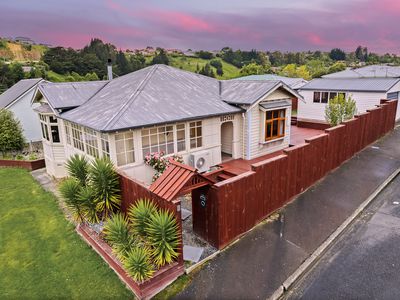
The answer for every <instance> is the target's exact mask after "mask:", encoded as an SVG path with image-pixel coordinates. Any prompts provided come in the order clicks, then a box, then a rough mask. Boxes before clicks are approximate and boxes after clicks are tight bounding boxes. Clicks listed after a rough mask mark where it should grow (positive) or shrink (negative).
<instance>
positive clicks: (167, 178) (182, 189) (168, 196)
mask: <svg viewBox="0 0 400 300" xmlns="http://www.w3.org/2000/svg"><path fill="white" fill-rule="evenodd" d="M213 183H214V182H213V181H211V180H210V179H208V178H207V177H205V176H203V175H201V174H199V173H198V172H197V171H196V169H195V168H192V167H189V166H187V165H184V164H181V163H179V162H176V161H174V160H172V159H171V160H170V161H169V165H168V167H167V169H166V170H165V172H164V173H162V175H161V176H160V177H159V178H158V179H157V180H156V181H155V182H153V183H152V185H151V186H150V188H149V190H150V191H151V192H153V193H154V194H156V195H157V196H158V197H160V198H162V199H165V200H167V201H172V200H174V199H175V198H176V197H177V196H179V195H182V194H187V193H188V192H190V191H191V190H192V189H194V188H199V187H202V186H205V185H209V184H213Z"/></svg>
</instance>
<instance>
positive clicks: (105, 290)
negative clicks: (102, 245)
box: [0, 168, 133, 299]
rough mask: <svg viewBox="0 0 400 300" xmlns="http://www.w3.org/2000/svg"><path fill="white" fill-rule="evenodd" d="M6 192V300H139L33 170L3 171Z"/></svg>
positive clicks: (2, 218) (2, 248)
mask: <svg viewBox="0 0 400 300" xmlns="http://www.w3.org/2000/svg"><path fill="white" fill-rule="evenodd" d="M0 191H1V193H0V274H1V275H0V298H1V299H27V298H28V299H48V298H50V299H55V298H68V299H107V298H113V299H132V298H133V294H132V293H131V292H130V291H129V290H128V289H126V288H125V286H124V285H123V284H122V283H121V282H120V280H119V279H118V277H117V275H116V274H115V273H114V272H113V271H112V270H111V269H110V268H109V267H108V266H107V265H106V264H105V263H104V262H103V260H102V259H101V258H100V256H98V255H97V253H95V252H94V251H93V250H92V249H91V248H89V246H87V245H86V244H85V242H83V241H82V240H81V239H80V237H79V236H78V235H77V234H76V233H75V231H74V227H73V225H72V224H70V223H69V222H68V221H67V220H66V219H65V218H64V215H63V213H62V212H61V210H60V209H59V207H58V204H57V202H56V199H55V198H54V196H53V195H52V194H51V193H48V192H45V191H44V190H43V189H42V188H41V187H40V186H39V185H38V184H37V183H36V182H35V180H34V179H33V178H32V177H31V175H30V174H29V173H28V172H27V171H25V170H21V169H3V168H0Z"/></svg>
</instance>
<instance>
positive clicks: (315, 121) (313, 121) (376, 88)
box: [297, 77, 400, 127]
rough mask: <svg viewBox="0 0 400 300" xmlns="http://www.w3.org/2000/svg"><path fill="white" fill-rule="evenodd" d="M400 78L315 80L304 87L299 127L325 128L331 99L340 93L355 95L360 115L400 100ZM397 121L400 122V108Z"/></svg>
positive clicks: (399, 108)
mask: <svg viewBox="0 0 400 300" xmlns="http://www.w3.org/2000/svg"><path fill="white" fill-rule="evenodd" d="M399 91H400V78H390V77H381V78H379V77H376V78H366V77H362V78H350V77H349V78H337V77H334V78H319V79H314V80H311V81H310V82H309V83H308V84H306V85H304V86H303V87H301V88H300V90H299V93H300V94H301V95H302V96H303V98H304V100H305V101H304V102H300V103H299V107H298V111H297V122H298V125H299V126H303V125H307V126H314V127H318V126H319V125H320V126H325V124H326V121H325V107H326V105H327V103H328V101H329V99H332V98H334V97H335V96H336V95H338V94H343V95H345V96H346V97H349V96H351V97H352V98H353V99H354V100H355V101H356V105H357V112H358V113H363V112H365V111H367V110H368V109H371V108H373V107H375V106H376V105H379V104H380V100H381V99H389V100H395V99H396V100H397V99H398V95H399ZM396 119H397V120H399V119H400V105H398V109H397V114H396Z"/></svg>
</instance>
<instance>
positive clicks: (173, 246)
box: [146, 210, 179, 267]
mask: <svg viewBox="0 0 400 300" xmlns="http://www.w3.org/2000/svg"><path fill="white" fill-rule="evenodd" d="M146 234H147V240H148V242H149V245H150V246H151V248H152V250H151V255H152V258H153V260H154V262H155V263H156V265H157V266H159V267H160V266H163V265H165V264H169V263H171V262H172V261H173V260H174V259H175V258H177V257H178V252H177V248H178V245H179V238H178V224H177V222H176V219H175V217H174V215H173V214H172V213H170V212H168V211H167V210H161V211H155V212H154V213H153V214H152V215H151V216H150V219H149V221H148V223H147V227H146Z"/></svg>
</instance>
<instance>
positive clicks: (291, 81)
mask: <svg viewBox="0 0 400 300" xmlns="http://www.w3.org/2000/svg"><path fill="white" fill-rule="evenodd" d="M236 79H237V80H274V81H276V80H280V81H282V82H283V83H285V84H286V85H288V86H290V87H291V88H292V89H298V88H300V87H302V86H303V85H304V84H306V83H307V82H308V81H307V80H305V79H303V78H291V77H285V76H279V75H275V74H262V75H249V76H244V77H239V78H236Z"/></svg>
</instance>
